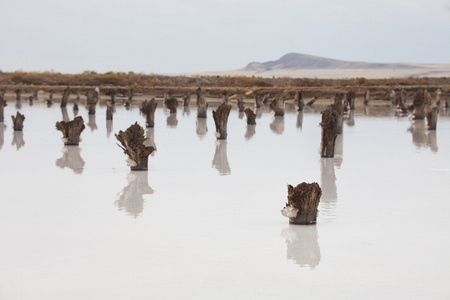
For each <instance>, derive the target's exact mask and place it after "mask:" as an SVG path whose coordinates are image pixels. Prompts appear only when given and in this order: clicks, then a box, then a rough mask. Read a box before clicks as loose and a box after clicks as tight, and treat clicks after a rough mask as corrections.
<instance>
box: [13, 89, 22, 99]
mask: <svg viewBox="0 0 450 300" xmlns="http://www.w3.org/2000/svg"><path fill="white" fill-rule="evenodd" d="M14 92H15V93H16V101H20V97H21V94H22V91H21V90H20V89H17V90H15V91H14Z"/></svg>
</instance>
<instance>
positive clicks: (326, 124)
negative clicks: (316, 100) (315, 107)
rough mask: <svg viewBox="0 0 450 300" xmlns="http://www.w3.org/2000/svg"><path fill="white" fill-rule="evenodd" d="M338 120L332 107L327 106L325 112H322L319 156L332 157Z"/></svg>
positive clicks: (337, 114)
mask: <svg viewBox="0 0 450 300" xmlns="http://www.w3.org/2000/svg"><path fill="white" fill-rule="evenodd" d="M338 120H339V113H338V112H337V111H336V109H335V107H334V106H333V105H330V106H328V108H327V109H326V110H324V111H323V112H322V122H320V126H321V127H322V144H321V151H320V153H321V156H322V157H334V145H335V142H336V137H337V133H336V130H337V125H338Z"/></svg>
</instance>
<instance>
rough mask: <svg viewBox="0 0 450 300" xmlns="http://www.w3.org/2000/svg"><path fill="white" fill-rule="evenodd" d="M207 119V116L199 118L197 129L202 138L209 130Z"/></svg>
mask: <svg viewBox="0 0 450 300" xmlns="http://www.w3.org/2000/svg"><path fill="white" fill-rule="evenodd" d="M206 121H207V119H205V118H197V125H196V131H197V135H198V137H199V138H200V139H204V138H205V136H206V133H207V132H208V125H207V123H206Z"/></svg>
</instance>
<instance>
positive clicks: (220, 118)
mask: <svg viewBox="0 0 450 300" xmlns="http://www.w3.org/2000/svg"><path fill="white" fill-rule="evenodd" d="M230 111H231V105H230V104H227V103H222V104H221V105H220V106H219V107H218V108H217V110H213V112H212V114H213V118H214V123H215V125H216V133H215V136H216V138H217V139H219V140H222V139H226V138H227V135H228V133H227V123H228V116H229V114H230Z"/></svg>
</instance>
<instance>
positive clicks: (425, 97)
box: [412, 89, 431, 120]
mask: <svg viewBox="0 0 450 300" xmlns="http://www.w3.org/2000/svg"><path fill="white" fill-rule="evenodd" d="M430 104H431V99H430V94H428V91H427V90H422V89H420V90H418V91H417V92H416V94H415V95H414V99H413V104H412V114H413V118H414V119H417V120H423V119H425V117H426V115H427V113H428V109H429V106H430Z"/></svg>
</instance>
